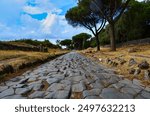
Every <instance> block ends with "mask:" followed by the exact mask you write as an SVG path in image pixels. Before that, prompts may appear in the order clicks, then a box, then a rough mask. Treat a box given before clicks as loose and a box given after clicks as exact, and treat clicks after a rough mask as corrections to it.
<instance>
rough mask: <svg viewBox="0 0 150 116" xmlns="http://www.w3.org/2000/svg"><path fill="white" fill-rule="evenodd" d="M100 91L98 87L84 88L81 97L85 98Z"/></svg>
mask: <svg viewBox="0 0 150 116" xmlns="http://www.w3.org/2000/svg"><path fill="white" fill-rule="evenodd" d="M100 92H101V90H100V89H91V90H85V91H83V97H84V98H86V97H87V96H99V95H100Z"/></svg>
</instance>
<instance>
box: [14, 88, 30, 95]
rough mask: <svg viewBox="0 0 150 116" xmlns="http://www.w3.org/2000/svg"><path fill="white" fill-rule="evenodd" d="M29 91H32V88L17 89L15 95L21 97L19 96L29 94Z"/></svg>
mask: <svg viewBox="0 0 150 116" xmlns="http://www.w3.org/2000/svg"><path fill="white" fill-rule="evenodd" d="M31 90H32V88H29V87H27V88H17V89H16V90H15V93H16V94H18V95H21V94H26V93H28V92H30V91H31Z"/></svg>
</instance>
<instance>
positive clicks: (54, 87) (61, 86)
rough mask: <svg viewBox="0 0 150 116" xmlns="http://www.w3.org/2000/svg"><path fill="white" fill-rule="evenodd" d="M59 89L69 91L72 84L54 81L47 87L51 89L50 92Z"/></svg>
mask: <svg viewBox="0 0 150 116" xmlns="http://www.w3.org/2000/svg"><path fill="white" fill-rule="evenodd" d="M58 90H68V91H70V86H68V85H65V84H61V83H53V84H52V85H51V86H50V87H49V88H48V89H47V91H49V92H51V91H58Z"/></svg>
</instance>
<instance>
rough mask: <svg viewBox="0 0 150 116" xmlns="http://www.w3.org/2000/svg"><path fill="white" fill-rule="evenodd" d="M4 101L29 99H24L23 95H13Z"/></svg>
mask: <svg viewBox="0 0 150 116" xmlns="http://www.w3.org/2000/svg"><path fill="white" fill-rule="evenodd" d="M3 99H27V97H23V96H21V95H11V96H7V97H4V98H3Z"/></svg>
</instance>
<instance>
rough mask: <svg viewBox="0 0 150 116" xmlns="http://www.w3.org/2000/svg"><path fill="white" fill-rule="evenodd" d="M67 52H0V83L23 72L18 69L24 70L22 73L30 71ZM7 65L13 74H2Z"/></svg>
mask: <svg viewBox="0 0 150 116" xmlns="http://www.w3.org/2000/svg"><path fill="white" fill-rule="evenodd" d="M67 52H68V51H66V50H60V49H49V51H48V52H31V51H27V52H26V51H17V50H0V81H1V80H5V79H6V80H8V79H10V78H13V77H14V76H16V75H20V74H22V73H23V71H21V70H20V69H25V68H26V69H25V70H24V71H26V70H28V69H32V68H34V67H35V66H36V65H39V64H40V63H41V62H44V61H47V60H48V59H51V58H52V57H55V56H57V55H60V54H64V53H67ZM8 65H9V66H11V67H12V68H13V70H14V72H15V74H9V72H8V73H6V72H7V71H6V72H5V73H4V70H5V69H4V67H6V66H8ZM20 67H21V68H20ZM20 72H21V73H20ZM1 73H2V75H1ZM3 73H4V74H3ZM7 76H8V77H7Z"/></svg>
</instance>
